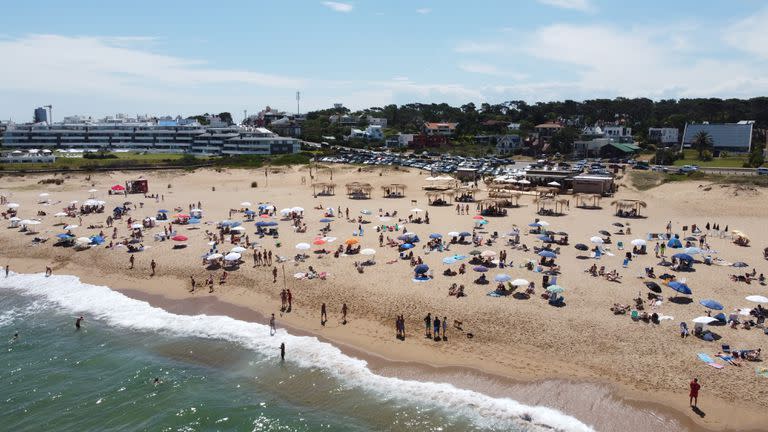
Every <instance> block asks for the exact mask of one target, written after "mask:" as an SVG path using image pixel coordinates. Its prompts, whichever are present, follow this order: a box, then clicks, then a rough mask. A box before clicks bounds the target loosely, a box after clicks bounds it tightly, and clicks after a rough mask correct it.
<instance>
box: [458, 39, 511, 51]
mask: <svg viewBox="0 0 768 432" xmlns="http://www.w3.org/2000/svg"><path fill="white" fill-rule="evenodd" d="M453 50H454V51H456V52H457V53H465V54H488V53H497V52H501V51H504V45H502V44H500V43H497V42H470V41H466V42H461V43H459V44H458V45H456V47H454V49H453Z"/></svg>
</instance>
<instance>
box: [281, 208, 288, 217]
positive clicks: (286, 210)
mask: <svg viewBox="0 0 768 432" xmlns="http://www.w3.org/2000/svg"><path fill="white" fill-rule="evenodd" d="M280 214H281V215H283V216H285V215H289V214H291V209H289V208H284V209H282V210H280Z"/></svg>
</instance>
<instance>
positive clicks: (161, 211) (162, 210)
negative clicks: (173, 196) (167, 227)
mask: <svg viewBox="0 0 768 432" xmlns="http://www.w3.org/2000/svg"><path fill="white" fill-rule="evenodd" d="M157 212H158V213H168V210H166V209H160V210H158V211H157Z"/></svg>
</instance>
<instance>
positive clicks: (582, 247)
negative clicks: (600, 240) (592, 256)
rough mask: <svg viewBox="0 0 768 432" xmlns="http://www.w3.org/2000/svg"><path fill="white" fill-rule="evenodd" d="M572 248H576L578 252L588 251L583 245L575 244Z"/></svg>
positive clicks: (587, 247)
mask: <svg viewBox="0 0 768 432" xmlns="http://www.w3.org/2000/svg"><path fill="white" fill-rule="evenodd" d="M573 247H574V248H576V249H577V250H580V251H588V250H589V246H587V245H585V244H584V243H576V245H575V246H573Z"/></svg>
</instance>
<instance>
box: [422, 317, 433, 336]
mask: <svg viewBox="0 0 768 432" xmlns="http://www.w3.org/2000/svg"><path fill="white" fill-rule="evenodd" d="M431 327H432V314H431V313H428V314H427V316H425V317H424V331H425V333H424V336H425V337H428V338H431V337H432V331H431Z"/></svg>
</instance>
